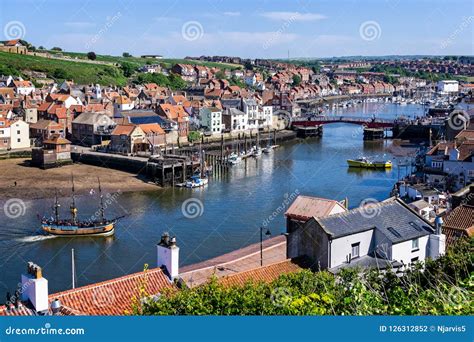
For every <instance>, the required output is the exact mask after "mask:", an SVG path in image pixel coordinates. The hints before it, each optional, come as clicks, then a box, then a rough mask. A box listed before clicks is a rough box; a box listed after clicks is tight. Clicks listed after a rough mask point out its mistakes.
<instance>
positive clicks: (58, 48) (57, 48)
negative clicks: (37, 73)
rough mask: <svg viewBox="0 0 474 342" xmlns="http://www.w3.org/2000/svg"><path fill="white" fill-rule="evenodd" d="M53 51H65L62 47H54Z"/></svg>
mask: <svg viewBox="0 0 474 342" xmlns="http://www.w3.org/2000/svg"><path fill="white" fill-rule="evenodd" d="M51 50H52V51H63V49H61V48H60V47H57V46H55V47H53V48H52V49H51Z"/></svg>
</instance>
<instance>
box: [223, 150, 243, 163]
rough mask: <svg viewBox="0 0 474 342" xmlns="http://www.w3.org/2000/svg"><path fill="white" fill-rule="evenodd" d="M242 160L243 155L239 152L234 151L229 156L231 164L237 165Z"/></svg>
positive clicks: (228, 159)
mask: <svg viewBox="0 0 474 342" xmlns="http://www.w3.org/2000/svg"><path fill="white" fill-rule="evenodd" d="M241 161H242V157H240V156H239V155H238V154H237V153H232V154H231V155H230V156H229V157H228V158H227V162H228V163H229V164H230V165H237V164H239V163H240V162H241Z"/></svg>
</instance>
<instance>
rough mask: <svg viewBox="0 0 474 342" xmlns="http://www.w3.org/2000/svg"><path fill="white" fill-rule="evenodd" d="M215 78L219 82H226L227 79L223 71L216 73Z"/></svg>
mask: <svg viewBox="0 0 474 342" xmlns="http://www.w3.org/2000/svg"><path fill="white" fill-rule="evenodd" d="M215 77H216V78H217V79H218V80H224V79H225V74H224V72H223V71H222V70H219V71H218V72H216V74H215Z"/></svg>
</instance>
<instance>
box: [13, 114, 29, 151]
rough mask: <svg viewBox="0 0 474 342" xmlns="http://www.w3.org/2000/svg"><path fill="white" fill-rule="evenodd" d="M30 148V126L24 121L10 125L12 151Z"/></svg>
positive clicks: (17, 121)
mask: <svg viewBox="0 0 474 342" xmlns="http://www.w3.org/2000/svg"><path fill="white" fill-rule="evenodd" d="M29 147H30V126H29V125H28V124H27V123H26V122H25V121H23V120H16V121H11V123H10V148H11V149H12V150H15V149H22V148H29Z"/></svg>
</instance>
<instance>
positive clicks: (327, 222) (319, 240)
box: [287, 198, 445, 272]
mask: <svg viewBox="0 0 474 342" xmlns="http://www.w3.org/2000/svg"><path fill="white" fill-rule="evenodd" d="M444 250H445V236H444V235H443V234H441V227H439V228H438V229H436V230H435V229H434V228H433V227H432V226H431V224H430V222H429V221H427V220H425V219H423V218H422V217H420V216H418V215H417V214H416V213H415V212H414V211H413V210H411V209H410V208H409V207H408V206H407V205H406V204H405V203H404V202H403V201H401V200H400V199H397V198H389V199H387V200H385V201H382V202H379V203H375V204H370V205H368V206H365V207H359V208H355V209H352V210H350V211H347V212H343V213H339V214H333V215H330V216H326V217H314V218H312V219H311V220H309V221H308V222H307V223H306V224H305V225H304V226H303V227H301V228H298V229H296V230H295V231H293V232H289V235H288V240H287V257H288V258H295V257H300V256H306V257H308V258H309V259H310V260H311V262H312V263H314V264H315V265H318V266H319V267H320V268H321V269H329V270H330V271H332V272H338V271H339V270H340V269H341V268H344V267H361V268H370V267H377V268H379V269H386V268H388V267H394V268H398V269H403V268H404V267H408V266H410V265H411V264H413V263H415V262H418V261H424V260H425V259H426V258H428V257H430V258H432V259H436V258H438V257H439V256H440V255H441V254H444Z"/></svg>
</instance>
